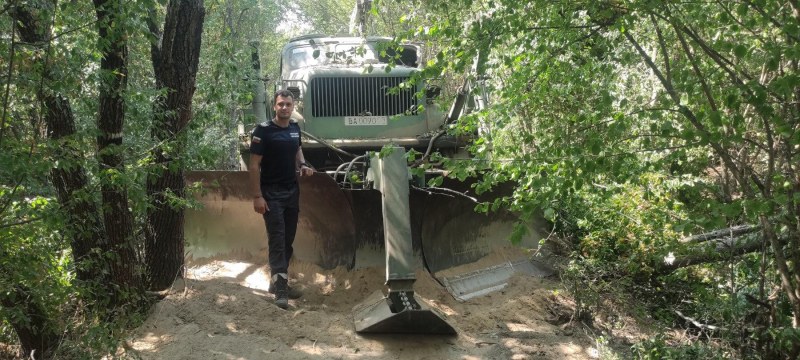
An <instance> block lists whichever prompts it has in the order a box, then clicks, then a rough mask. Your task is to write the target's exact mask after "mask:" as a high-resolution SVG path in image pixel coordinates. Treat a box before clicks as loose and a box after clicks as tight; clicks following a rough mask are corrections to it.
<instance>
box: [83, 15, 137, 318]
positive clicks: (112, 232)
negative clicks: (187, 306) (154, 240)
mask: <svg viewBox="0 0 800 360" xmlns="http://www.w3.org/2000/svg"><path fill="white" fill-rule="evenodd" d="M122 4H123V2H119V1H110V0H94V7H95V12H96V14H97V26H98V33H99V35H100V42H101V43H103V44H104V45H103V46H101V51H102V54H103V59H102V60H101V61H100V71H101V73H102V76H101V77H102V78H103V79H105V81H104V82H103V83H102V85H101V89H100V109H99V111H98V119H97V123H98V128H99V130H100V135H99V136H98V138H97V145H98V151H99V154H98V157H99V160H100V171H101V178H103V181H102V184H101V191H102V198H103V210H104V211H103V223H104V225H105V228H106V232H107V242H105V243H104V244H103V245H104V246H103V251H104V253H105V255H108V256H109V260H110V261H109V264H110V272H111V278H112V281H113V282H114V283H115V284H116V285H118V286H120V287H122V288H139V287H140V282H139V279H138V278H137V275H136V271H135V267H136V264H137V260H136V256H135V252H134V248H133V217H132V215H131V212H130V209H129V208H128V193H127V189H126V188H125V187H124V185H121V184H115V183H114V182H113V180H111V179H110V178H111V176H109V175H113V174H120V173H124V172H125V168H124V157H123V153H122V150H123V149H122V146H121V145H122V126H123V123H124V120H125V100H124V98H123V94H124V92H125V90H126V88H127V78H128V67H127V56H128V48H127V41H126V38H127V34H126V33H125V31H124V25H123V22H124V19H122V18H121V16H120V15H121V12H122V9H120V8H119V7H120V6H123V5H122ZM118 295H121V294H120V293H117V294H113V295H112V303H120V301H121V300H122V299H121V298H120V297H119V296H118Z"/></svg>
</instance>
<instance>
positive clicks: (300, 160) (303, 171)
mask: <svg viewBox="0 0 800 360" xmlns="http://www.w3.org/2000/svg"><path fill="white" fill-rule="evenodd" d="M294 160H295V164H296V166H297V168H298V169H300V176H308V175H313V174H314V169H312V168H311V165H308V164H306V157H305V156H303V148H302V147H298V148H297V154H295V156H294Z"/></svg>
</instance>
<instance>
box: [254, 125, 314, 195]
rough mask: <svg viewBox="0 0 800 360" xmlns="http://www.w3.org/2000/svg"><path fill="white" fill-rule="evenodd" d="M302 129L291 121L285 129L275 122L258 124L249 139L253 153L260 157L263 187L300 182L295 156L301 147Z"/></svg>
mask: <svg viewBox="0 0 800 360" xmlns="http://www.w3.org/2000/svg"><path fill="white" fill-rule="evenodd" d="M301 144H302V143H301V142H300V126H299V125H297V123H296V122H290V123H289V126H287V127H285V128H282V127H280V126H278V125H277V124H275V123H274V122H273V121H267V122H264V123H261V124H258V126H256V128H255V129H253V134H252V136H251V138H250V153H251V154H256V155H261V156H262V158H261V185H276V184H280V185H289V184H294V183H296V182H297V173H296V170H297V169H296V166H297V165H296V160H295V159H296V158H295V157H296V156H297V150H298V149H299V148H300V145H301Z"/></svg>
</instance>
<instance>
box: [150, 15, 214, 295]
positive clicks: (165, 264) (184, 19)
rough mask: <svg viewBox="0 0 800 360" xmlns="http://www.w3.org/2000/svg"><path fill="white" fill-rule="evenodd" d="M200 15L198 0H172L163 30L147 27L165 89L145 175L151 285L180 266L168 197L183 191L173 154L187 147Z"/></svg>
mask: <svg viewBox="0 0 800 360" xmlns="http://www.w3.org/2000/svg"><path fill="white" fill-rule="evenodd" d="M204 17H205V8H204V7H203V1H202V0H170V2H169V4H167V14H166V18H165V20H164V31H163V34H160V31H159V30H158V28H157V27H156V26H155V22H154V19H152V17H151V19H150V21H151V23H150V30H151V32H152V33H153V34H154V35H156V36H157V37H158V38H160V43H159V44H154V45H153V46H151V56H152V62H153V69H154V70H155V76H156V87H157V88H158V89H163V88H166V90H167V91H166V95H164V96H163V97H159V98H158V99H157V100H156V103H155V104H154V111H153V113H154V121H153V125H152V135H153V138H154V139H155V140H156V142H157V143H158V144H160V145H159V146H157V147H156V148H155V149H154V150H153V158H154V159H155V171H154V172H152V173H150V174H149V176H148V179H147V194H148V196H149V197H150V199H151V202H152V203H151V205H152V206H151V207H150V208H149V210H148V214H147V221H148V224H147V229H146V231H145V236H146V242H145V254H146V261H147V268H148V273H149V287H150V289H151V290H163V289H165V288H167V287H169V286H170V285H171V284H172V281H173V280H174V279H175V277H176V276H177V275H179V274H180V271H181V269H182V268H183V259H184V256H183V255H184V254H183V249H184V245H183V242H184V238H183V221H184V210H183V208H182V207H180V206H175V205H171V204H170V202H171V201H170V197H175V198H182V197H184V179H183V165H182V164H178V163H176V161H175V160H176V158H179V156H180V155H181V154H182V153H183V152H184V150H185V148H186V136H185V134H184V130H185V128H186V126H187V125H188V124H189V121H190V120H191V118H192V97H193V96H194V91H195V83H196V81H195V80H196V75H197V67H198V62H199V58H200V44H201V34H202V31H203V20H204ZM165 145H166V146H169V147H170V148H171V149H172V150H170V151H169V152H168V151H167V150H166V149H165Z"/></svg>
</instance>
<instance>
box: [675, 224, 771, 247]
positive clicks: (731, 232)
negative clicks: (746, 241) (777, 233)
mask: <svg viewBox="0 0 800 360" xmlns="http://www.w3.org/2000/svg"><path fill="white" fill-rule="evenodd" d="M759 230H761V226H758V225H737V226H732V227H729V228H726V229H719V230H714V231H711V232H707V233H703V234H698V235H692V236H687V237H685V238H683V239H680V240H678V241H679V242H681V243H684V244H690V243H700V242H704V241H708V240H713V239H719V238H723V237H734V236H741V235H744V234H749V233H752V232H756V231H759Z"/></svg>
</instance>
